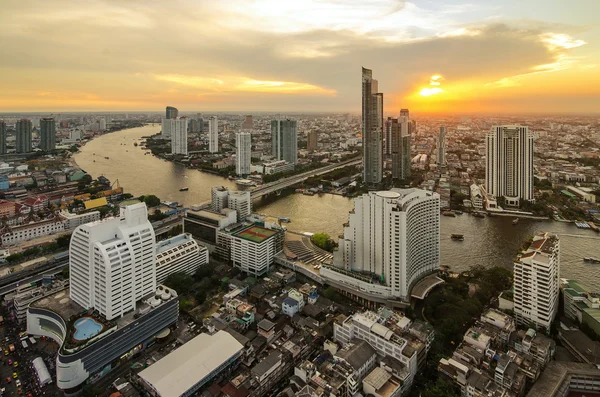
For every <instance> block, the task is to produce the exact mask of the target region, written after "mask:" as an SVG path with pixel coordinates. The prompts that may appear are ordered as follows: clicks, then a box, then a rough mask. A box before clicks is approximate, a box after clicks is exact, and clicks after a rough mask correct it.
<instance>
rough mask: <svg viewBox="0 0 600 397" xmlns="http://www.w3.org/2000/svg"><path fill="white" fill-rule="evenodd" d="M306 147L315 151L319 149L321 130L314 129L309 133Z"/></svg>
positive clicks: (310, 150)
mask: <svg viewBox="0 0 600 397" xmlns="http://www.w3.org/2000/svg"><path fill="white" fill-rule="evenodd" d="M306 141H307V142H306V149H307V150H308V151H309V152H314V151H316V150H318V149H319V132H318V131H316V130H312V131H310V132H309V133H308V135H307V140H306Z"/></svg>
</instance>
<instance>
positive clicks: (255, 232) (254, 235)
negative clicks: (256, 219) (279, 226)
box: [235, 226, 277, 243]
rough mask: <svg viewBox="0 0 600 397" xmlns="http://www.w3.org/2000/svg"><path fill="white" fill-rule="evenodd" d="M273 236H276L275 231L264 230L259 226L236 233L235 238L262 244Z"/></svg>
mask: <svg viewBox="0 0 600 397" xmlns="http://www.w3.org/2000/svg"><path fill="white" fill-rule="evenodd" d="M275 234H277V231H275V230H270V229H266V228H264V227H261V226H251V227H249V228H248V229H244V230H242V231H241V232H238V233H236V234H235V236H236V237H240V238H243V239H244V240H248V241H252V242H255V243H262V242H263V241H265V240H267V239H268V238H270V237H272V236H274V235H275Z"/></svg>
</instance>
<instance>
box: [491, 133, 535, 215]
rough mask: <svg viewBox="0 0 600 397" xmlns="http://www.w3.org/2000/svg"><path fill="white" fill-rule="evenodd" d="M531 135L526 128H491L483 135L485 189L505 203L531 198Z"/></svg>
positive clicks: (531, 199) (513, 203)
mask: <svg viewBox="0 0 600 397" xmlns="http://www.w3.org/2000/svg"><path fill="white" fill-rule="evenodd" d="M533 140H534V138H533V135H532V134H531V133H530V132H529V127H526V126H520V125H508V126H506V125H504V126H495V127H492V129H491V131H490V133H489V134H488V135H487V138H486V167H485V189H486V191H487V193H488V194H491V195H492V196H494V197H504V198H505V200H506V204H507V205H512V206H518V205H519V200H528V201H533Z"/></svg>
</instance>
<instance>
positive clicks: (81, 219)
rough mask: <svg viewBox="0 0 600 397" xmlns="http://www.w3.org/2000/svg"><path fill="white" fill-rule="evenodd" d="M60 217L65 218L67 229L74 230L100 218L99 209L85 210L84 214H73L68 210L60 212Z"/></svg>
mask: <svg viewBox="0 0 600 397" xmlns="http://www.w3.org/2000/svg"><path fill="white" fill-rule="evenodd" d="M60 217H61V218H62V219H64V223H65V230H73V229H75V228H76V227H77V226H79V225H83V224H85V223H90V222H95V221H99V220H100V212H99V211H90V212H84V213H82V214H73V213H70V212H69V211H67V210H62V211H61V212H60Z"/></svg>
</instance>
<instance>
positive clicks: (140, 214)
mask: <svg viewBox="0 0 600 397" xmlns="http://www.w3.org/2000/svg"><path fill="white" fill-rule="evenodd" d="M155 241H156V240H155V237H154V228H153V227H152V225H151V224H150V222H149V221H148V211H147V209H146V204H144V203H139V204H134V205H130V206H127V207H124V208H121V213H120V216H119V217H118V218H108V219H105V220H103V221H99V222H93V223H87V224H84V225H81V226H79V227H77V229H75V231H74V232H73V235H72V237H71V243H70V249H69V252H70V259H69V269H70V273H69V275H70V290H71V299H72V300H73V301H74V302H76V303H78V304H79V305H81V306H82V307H83V308H85V309H95V310H97V311H98V312H99V313H101V314H102V315H103V316H104V317H106V319H107V320H112V319H114V318H118V317H121V316H123V315H124V314H125V313H128V312H130V311H133V310H136V302H137V301H138V300H139V299H141V298H142V297H144V296H146V295H149V294H151V293H152V292H153V291H154V290H156V262H155V261H156V258H155V246H156V242H155Z"/></svg>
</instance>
